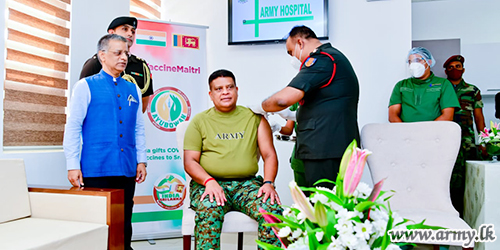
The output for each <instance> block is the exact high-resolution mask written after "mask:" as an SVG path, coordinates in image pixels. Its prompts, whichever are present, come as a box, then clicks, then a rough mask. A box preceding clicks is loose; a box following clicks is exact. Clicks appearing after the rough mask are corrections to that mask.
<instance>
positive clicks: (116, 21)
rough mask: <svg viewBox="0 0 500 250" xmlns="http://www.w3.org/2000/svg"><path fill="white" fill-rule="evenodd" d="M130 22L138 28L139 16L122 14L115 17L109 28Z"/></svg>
mask: <svg viewBox="0 0 500 250" xmlns="http://www.w3.org/2000/svg"><path fill="white" fill-rule="evenodd" d="M124 24H128V25H130V26H132V27H134V28H137V18H135V17H130V16H121V17H117V18H115V19H114V20H113V21H112V22H111V23H110V24H109V26H108V30H111V29H114V28H116V27H118V26H120V25H124Z"/></svg>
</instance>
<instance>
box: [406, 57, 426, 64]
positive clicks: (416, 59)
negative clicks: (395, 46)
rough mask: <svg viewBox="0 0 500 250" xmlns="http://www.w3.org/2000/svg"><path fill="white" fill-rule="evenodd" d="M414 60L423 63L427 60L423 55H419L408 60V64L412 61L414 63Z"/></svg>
mask: <svg viewBox="0 0 500 250" xmlns="http://www.w3.org/2000/svg"><path fill="white" fill-rule="evenodd" d="M413 62H416V63H423V62H425V59H424V58H422V57H417V58H413V59H411V60H408V64H410V63H413Z"/></svg>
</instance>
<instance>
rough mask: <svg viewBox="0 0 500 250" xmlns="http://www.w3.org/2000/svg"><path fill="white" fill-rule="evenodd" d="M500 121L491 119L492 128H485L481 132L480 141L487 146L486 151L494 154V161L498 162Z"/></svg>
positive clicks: (499, 153)
mask: <svg viewBox="0 0 500 250" xmlns="http://www.w3.org/2000/svg"><path fill="white" fill-rule="evenodd" d="M499 127H500V124H499V123H496V122H495V123H493V122H492V121H490V128H489V129H488V128H486V127H485V128H484V131H481V133H480V134H479V142H480V143H481V144H483V145H484V146H486V152H488V154H489V155H491V156H493V162H498V160H497V156H498V155H500V134H499Z"/></svg>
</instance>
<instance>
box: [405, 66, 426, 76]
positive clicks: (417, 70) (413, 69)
mask: <svg viewBox="0 0 500 250" xmlns="http://www.w3.org/2000/svg"><path fill="white" fill-rule="evenodd" d="M408 68H409V70H410V74H411V76H412V77H415V78H420V77H422V76H423V75H424V73H425V66H424V65H423V64H421V63H410V66H409V67H408Z"/></svg>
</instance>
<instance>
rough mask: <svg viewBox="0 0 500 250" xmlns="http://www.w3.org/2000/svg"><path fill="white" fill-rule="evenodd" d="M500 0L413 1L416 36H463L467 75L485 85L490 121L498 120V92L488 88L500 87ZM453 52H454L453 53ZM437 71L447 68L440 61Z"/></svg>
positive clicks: (468, 78) (415, 37)
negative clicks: (499, 59)
mask: <svg viewBox="0 0 500 250" xmlns="http://www.w3.org/2000/svg"><path fill="white" fill-rule="evenodd" d="M499 10H500V1H498V0H453V1H433V2H420V3H413V4H412V12H413V14H412V22H413V26H412V28H413V30H412V36H413V40H439V39H451V38H459V39H460V41H461V54H462V55H463V56H464V57H465V63H464V67H465V73H464V76H463V77H464V79H465V81H467V82H470V83H472V84H474V85H476V86H477V87H479V88H480V89H481V93H482V94H483V102H484V105H485V107H484V108H483V112H484V116H485V121H486V125H487V126H489V121H490V120H493V121H498V120H497V119H496V118H495V117H494V115H495V107H494V105H495V101H494V96H493V95H491V94H489V95H488V93H486V92H487V91H486V90H487V89H488V88H500V84H499V83H498V81H497V79H498V76H497V74H496V73H497V72H498V66H497V65H498V59H497V56H498V54H499V53H500V25H499V24H500V15H498V11H499ZM450 56H451V55H450ZM433 70H434V71H437V70H443V68H442V65H436V66H435V67H434V69H433Z"/></svg>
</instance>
